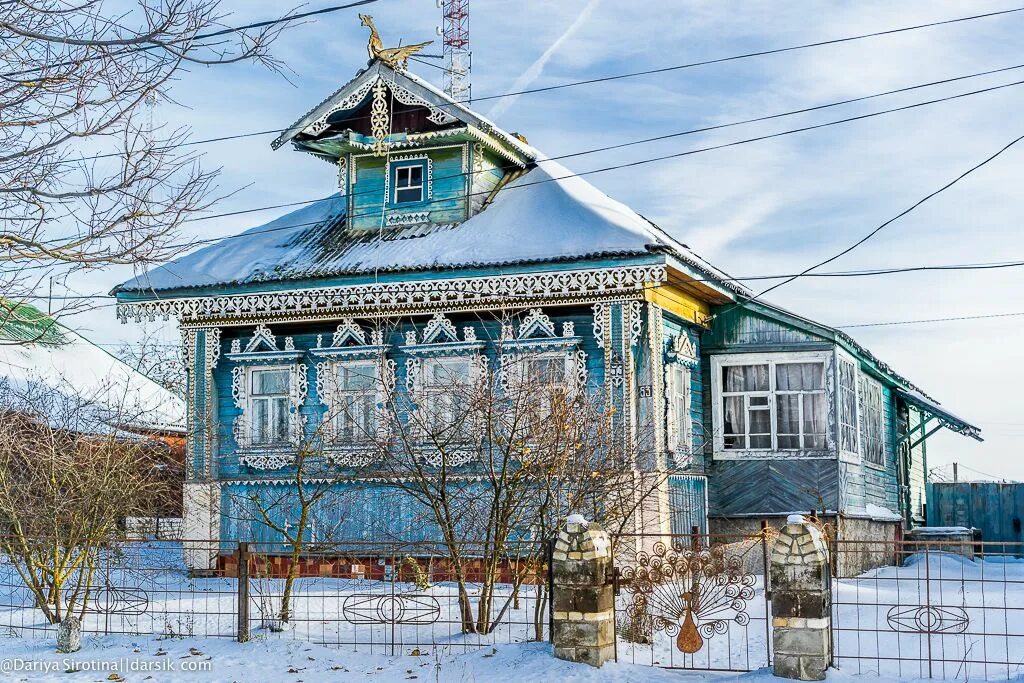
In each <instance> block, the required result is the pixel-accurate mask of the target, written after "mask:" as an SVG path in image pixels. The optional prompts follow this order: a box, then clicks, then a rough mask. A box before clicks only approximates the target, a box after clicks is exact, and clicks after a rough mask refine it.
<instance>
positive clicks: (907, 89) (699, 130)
mask: <svg viewBox="0 0 1024 683" xmlns="http://www.w3.org/2000/svg"><path fill="white" fill-rule="evenodd" d="M1016 69H1024V64H1016V65H1014V66H1005V67H1001V68H998V69H989V70H987V71H978V72H975V73H971V74H966V75H963V76H953V77H950V78H943V79H940V80H937V81H929V82H927V83H918V84H915V85H909V86H905V87H902V88H895V89H893V90H885V91H883V92H879V93H873V94H871V95H862V96H859V97H853V98H850V99H845V100H839V101H836V102H828V103H826V104H818V105H813V106H809V107H803V108H802V109H793V110H790V111H785V112H780V113H776V114H767V115H764V116H757V117H754V118H750V119H742V120H739V121H730V122H728V123H721V124H716V125H712V126H704V127H701V128H692V129H689V130H684V131H679V132H675V133H667V134H664V135H657V136H654V137H649V138H643V139H640V140H633V141H630V142H624V143H619V144H617V145H609V146H607V147H602V148H600V149H598V150H584V151H582V152H573V153H571V154H563V155H561V156H558V157H553V159H569V158H572V157H578V156H584V155H587V154H594V153H595V152H598V151H599V152H604V151H608V150H613V149H620V148H622V147H630V146H633V145H640V144H645V143H648V142H660V141H662V140H668V139H671V138H676V137H682V136H685V135H694V134H696V133H707V132H710V131H714V130H721V129H723V128H733V127H735V126H742V125H746V124H750V123H760V122H763V121H770V120H772V119H779V118H784V117H787V116H795V115H797V114H807V113H810V112H814V111H820V110H823V109H829V108H832V107H840V106H843V105H847V104H854V103H856V102H865V101H867V100H872V99H877V98H879V97H886V96H888V95H896V94H899V93H905V92H910V91H913V90H920V89H922V88H929V87H933V86H936V85H946V84H949V83H955V82H957V81H964V80H968V79H971V78H980V77H982V76H991V75H993V74H998V73H1003V72H1006V71H1014V70H1016ZM414 109H426V107H415V108H414ZM368 118H370V116H369V115H362V116H353V117H350V118H348V119H346V121H358V120H362V119H368ZM282 132H283V131H281V130H279V129H277V128H274V129H271V130H258V131H253V132H250V133H237V134H235V135H222V136H218V137H213V138H206V139H201V140H192V141H186V142H181V143H176V144H174V145H163V146H160V147H154V148H153V150H152V151H157V152H160V151H167V150H171V149H176V148H178V147H192V146H196V145H205V144H209V143H213V142H224V141H228V140H238V139H241V138H250V137H258V136H263V135H280V134H281V133H282ZM123 155H124V152H108V153H105V154H95V155H92V156H85V157H78V158H75V159H67V160H62V162H61V163H79V162H82V161H92V160H96V159H105V158H110V157H119V156H123Z"/></svg>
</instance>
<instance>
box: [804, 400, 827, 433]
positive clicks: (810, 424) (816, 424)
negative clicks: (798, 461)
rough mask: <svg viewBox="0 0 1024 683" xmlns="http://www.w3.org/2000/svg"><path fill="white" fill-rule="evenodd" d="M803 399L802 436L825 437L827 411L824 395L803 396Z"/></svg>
mask: <svg viewBox="0 0 1024 683" xmlns="http://www.w3.org/2000/svg"><path fill="white" fill-rule="evenodd" d="M803 399H804V424H803V429H804V434H820V435H822V436H824V435H825V421H826V418H827V415H828V413H827V409H826V407H825V403H826V402H825V395H824V394H810V395H808V394H805V395H804V396H803Z"/></svg>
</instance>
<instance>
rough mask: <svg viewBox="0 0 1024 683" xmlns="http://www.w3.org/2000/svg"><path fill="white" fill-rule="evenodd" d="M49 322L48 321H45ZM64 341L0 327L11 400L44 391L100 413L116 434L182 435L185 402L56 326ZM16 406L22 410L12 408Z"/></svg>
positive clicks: (0, 369)
mask: <svg viewBox="0 0 1024 683" xmlns="http://www.w3.org/2000/svg"><path fill="white" fill-rule="evenodd" d="M44 318H45V316H44ZM45 319H46V320H48V321H49V322H50V324H51V325H53V326H54V327H55V328H57V329H59V334H60V341H58V342H54V341H53V340H52V339H50V340H40V341H28V342H26V341H24V339H23V338H21V337H20V336H17V335H15V334H11V331H10V330H9V329H8V327H9V326H8V325H7V324H4V325H0V381H2V382H4V383H5V384H6V385H7V388H8V395H9V396H10V395H20V396H25V395H28V394H33V393H34V394H38V393H39V392H38V387H40V386H45V387H47V388H48V389H50V390H52V391H53V392H55V393H56V394H63V395H67V396H72V395H73V396H74V397H75V399H76V400H78V401H81V402H82V403H81V405H90V406H92V407H94V408H95V415H103V416H105V417H97V418H96V419H92V418H84V419H85V420H86V421H87V422H89V423H90V424H92V423H93V422H99V421H106V422H107V426H108V427H110V428H114V429H121V428H126V429H140V430H147V431H149V430H152V431H160V432H183V431H184V428H185V403H184V401H182V399H180V398H179V397H177V396H175V395H174V394H172V393H171V392H169V391H167V390H166V389H164V388H163V387H162V386H160V385H159V384H157V383H156V382H154V381H153V380H151V379H150V378H149V377H146V376H145V375H143V374H142V373H140V372H138V371H136V370H134V369H132V368H131V367H129V366H128V365H126V364H125V363H124V362H122V361H121V360H119V359H117V358H115V357H114V356H113V355H111V354H109V353H107V352H106V351H104V350H103V349H101V348H100V347H98V346H96V345H95V344H93V343H91V342H90V341H88V340H87V339H85V338H84V337H82V336H81V335H79V334H78V333H76V332H74V331H72V330H70V329H68V328H67V327H64V326H62V325H60V324H59V323H53V321H52V319H49V318H45ZM7 407H15V408H17V406H7Z"/></svg>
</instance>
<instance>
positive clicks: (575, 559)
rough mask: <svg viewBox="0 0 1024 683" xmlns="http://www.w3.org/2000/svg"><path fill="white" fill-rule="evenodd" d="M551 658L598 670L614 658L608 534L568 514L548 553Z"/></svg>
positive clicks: (612, 604)
mask: <svg viewBox="0 0 1024 683" xmlns="http://www.w3.org/2000/svg"><path fill="white" fill-rule="evenodd" d="M551 561H552V586H551V591H552V603H553V604H552V618H553V622H554V628H553V630H552V640H553V642H554V645H555V656H556V657H558V658H559V659H566V660H569V661H570V662H582V663H584V664H590V665H591V666H601V665H602V664H604V663H605V662H607V661H608V660H610V659H613V658H614V657H615V595H614V592H613V587H612V585H611V583H610V582H609V581H608V579H607V577H608V576H609V574H610V570H611V568H612V547H611V541H610V539H609V538H608V533H607V532H606V531H604V530H603V529H602V528H601V527H600V526H598V525H597V524H588V523H587V522H586V520H584V519H583V517H581V516H580V515H572V516H570V517H569V522H568V523H567V524H566V525H565V529H563V530H562V531H561V532H559V534H558V540H557V541H556V542H555V549H554V553H553V554H552V558H551Z"/></svg>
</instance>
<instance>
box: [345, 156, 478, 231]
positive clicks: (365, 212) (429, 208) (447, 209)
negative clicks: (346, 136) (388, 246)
mask: <svg viewBox="0 0 1024 683" xmlns="http://www.w3.org/2000/svg"><path fill="white" fill-rule="evenodd" d="M410 154H411V155H412V156H420V155H423V154H425V155H427V156H429V157H430V159H431V161H432V162H433V181H432V183H431V184H432V186H433V187H432V193H433V196H432V197H431V198H430V199H428V200H425V201H424V202H422V203H414V204H409V205H408V208H406V207H404V206H403V207H399V208H396V209H392V211H396V212H399V213H401V212H402V211H409V212H417V211H426V212H428V214H429V220H430V222H433V223H456V222H459V221H463V220H465V219H466V178H465V176H464V174H463V168H462V147H461V145H460V146H457V147H440V148H432V149H424V150H413V151H412V152H410ZM393 156H394V157H396V158H397V157H403V156H409V154H398V153H396V154H394V155H393ZM353 163H354V164H355V169H356V173H355V178H354V179H353V180H354V184H353V185H352V188H351V193H350V200H349V212H350V213H349V223H350V225H351V226H352V227H353V228H354V229H357V230H360V229H362V230H375V229H380V227H381V221H382V220H383V212H382V202H384V201H385V195H384V185H385V183H384V178H385V167H386V159H385V158H384V157H375V156H372V155H366V156H362V155H354V156H353ZM426 180H427V179H426V178H424V182H426ZM393 192H394V188H391V189H390V193H393ZM424 196H426V191H424ZM388 199H390V198H388ZM386 227H387V226H385V228H386Z"/></svg>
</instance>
